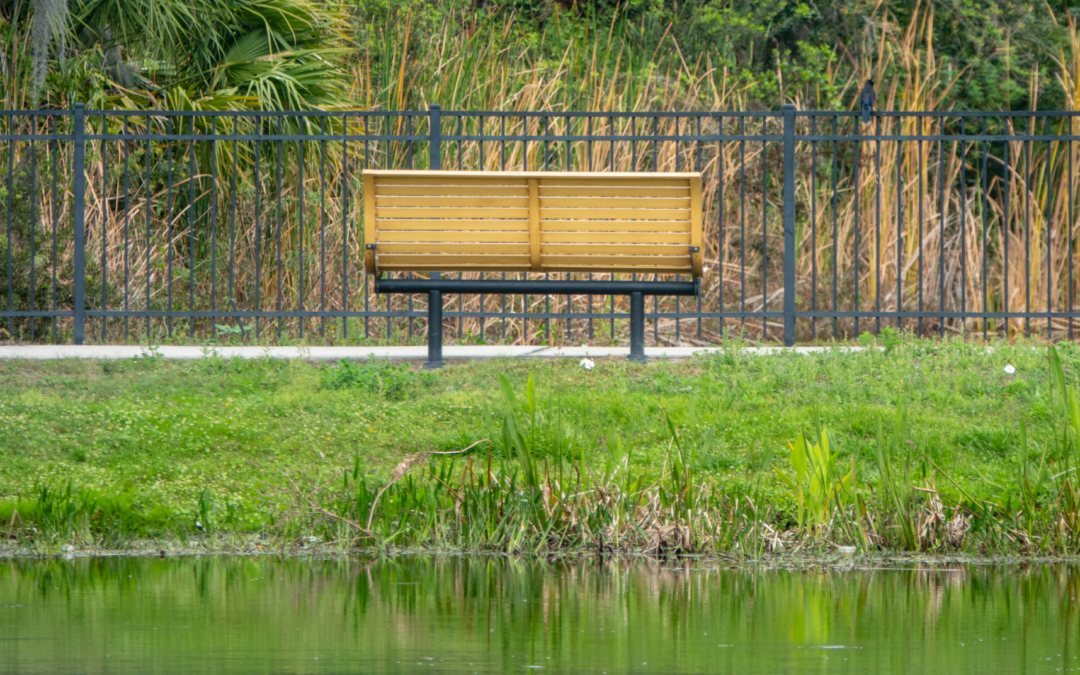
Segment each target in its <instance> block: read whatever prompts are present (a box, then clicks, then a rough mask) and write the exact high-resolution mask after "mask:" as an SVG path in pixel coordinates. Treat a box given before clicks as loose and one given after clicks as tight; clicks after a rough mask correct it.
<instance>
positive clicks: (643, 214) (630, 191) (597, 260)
mask: <svg viewBox="0 0 1080 675" xmlns="http://www.w3.org/2000/svg"><path fill="white" fill-rule="evenodd" d="M701 230H702V217H701V176H700V174H697V173H571V172H524V171H522V172H514V171H508V172H460V171H381V170H368V171H365V172H364V248H365V251H364V253H365V266H366V268H367V271H368V273H369V274H373V275H376V276H377V275H380V274H381V273H383V272H451V271H453V272H457V271H468V272H583V273H588V272H592V273H610V272H616V273H638V274H654V273H656V274H687V275H691V276H693V277H694V278H699V277H701V275H702V271H703V270H702V244H701V236H702V235H701Z"/></svg>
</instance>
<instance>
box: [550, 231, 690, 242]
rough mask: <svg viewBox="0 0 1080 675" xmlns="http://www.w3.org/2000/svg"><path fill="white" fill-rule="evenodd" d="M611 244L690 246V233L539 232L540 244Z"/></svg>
mask: <svg viewBox="0 0 1080 675" xmlns="http://www.w3.org/2000/svg"><path fill="white" fill-rule="evenodd" d="M611 242H618V243H627V244H683V245H686V246H689V245H690V233H689V232H681V233H668V232H612V233H607V234H605V235H604V236H597V234H595V233H592V232H578V231H575V232H541V233H540V244H541V245H544V244H571V243H582V244H597V245H600V244H606V243H611Z"/></svg>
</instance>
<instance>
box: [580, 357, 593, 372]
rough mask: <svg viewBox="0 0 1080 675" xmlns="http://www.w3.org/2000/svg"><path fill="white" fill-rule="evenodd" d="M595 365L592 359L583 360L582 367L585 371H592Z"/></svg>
mask: <svg viewBox="0 0 1080 675" xmlns="http://www.w3.org/2000/svg"><path fill="white" fill-rule="evenodd" d="M595 365H596V364H595V363H593V360H592V359H581V367H582V368H584V369H585V370H592V369H593V366H595Z"/></svg>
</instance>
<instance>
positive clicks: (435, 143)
mask: <svg viewBox="0 0 1080 675" xmlns="http://www.w3.org/2000/svg"><path fill="white" fill-rule="evenodd" d="M428 120H429V124H428V139H429V140H428V168H429V169H431V170H432V171H439V170H441V169H442V154H441V153H440V147H441V146H442V106H441V105H439V104H438V103H432V104H431V108H430V109H429V110H428Z"/></svg>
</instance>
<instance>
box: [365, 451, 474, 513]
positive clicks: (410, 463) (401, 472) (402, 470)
mask: <svg viewBox="0 0 1080 675" xmlns="http://www.w3.org/2000/svg"><path fill="white" fill-rule="evenodd" d="M490 442H491V441H490V440H488V439H487V438H482V439H480V440H479V441H477V442H475V443H473V444H472V445H470V446H469V447H467V448H463V449H461V450H452V451H450V452H421V453H417V454H415V455H412V456H411V457H406V458H405V459H403V460H402V461H401V462H399V463H398V465H397V466H395V467H394V474H393V475H392V476H391V477H390V482H389V483H387V484H386V485H384V486H383V487H382V489H381V490H379V493H378V494H377V495H375V501H373V502H371V510H370V511H368V517H367V529H366V530H365V532H370V531H371V521H372V520H374V519H375V507H377V506H378V505H379V498H380V497H382V496H383V493H384V492H386V491H387V490H389V489H390V488H391V486H393V485H394V483H396V482H398V481H399V480H401V479H402V478H404V477H405V475H406V474H407V473H409V471H411V470H412V468H413V467H414V466H416V465H417V464H420V463H422V462H425V461H427V459H428V458H429V457H431V456H432V455H460V454H461V453H463V452H468V451H469V450H472V449H473V448H475V447H476V446H478V445H480V444H481V443H490Z"/></svg>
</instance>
